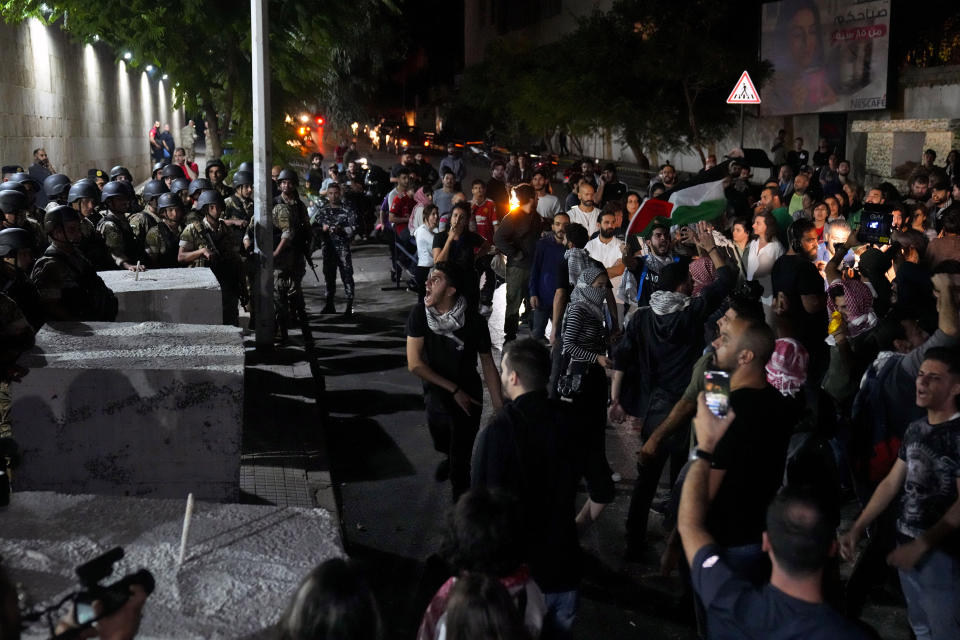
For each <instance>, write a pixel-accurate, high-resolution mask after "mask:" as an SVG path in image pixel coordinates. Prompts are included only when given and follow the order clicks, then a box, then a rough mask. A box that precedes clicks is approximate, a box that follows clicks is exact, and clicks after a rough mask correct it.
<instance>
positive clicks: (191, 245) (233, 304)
mask: <svg viewBox="0 0 960 640" xmlns="http://www.w3.org/2000/svg"><path fill="white" fill-rule="evenodd" d="M180 247H182V248H183V250H184V251H187V252H190V251H197V250H198V249H209V250H210V251H211V252H212V253H213V257H211V258H209V259H208V258H205V257H203V256H201V257H199V258H197V259H196V260H194V261H193V262H191V263H190V265H189V266H191V267H210V270H211V271H213V275H215V276H216V277H217V282H219V283H220V292H221V297H222V303H223V323H224V324H232V325H237V324H239V322H240V310H239V308H238V304H239V299H240V288H241V286H242V280H243V277H242V273H241V265H240V252H239V244H238V241H237V234H236V233H234V231H233V229H231V228H230V227H228V226H227V225H225V224H218V225H217V228H216V229H214V228H213V227H212V226H211V224H210V221H209V219H208V218H207V217H204V219H203V220H200V221H198V222H193V223H190V224H189V225H187V227H186V228H185V229H184V230H183V233H181V234H180Z"/></svg>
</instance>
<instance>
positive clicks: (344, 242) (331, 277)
mask: <svg viewBox="0 0 960 640" xmlns="http://www.w3.org/2000/svg"><path fill="white" fill-rule="evenodd" d="M310 222H311V227H312V230H313V246H314V247H319V248H320V251H321V253H320V255H321V256H322V260H323V279H324V281H325V282H326V285H327V301H328V302H331V303H332V302H333V296H334V292H335V291H336V289H337V269H338V268H339V269H340V280H342V281H343V292H344V294H345V295H346V296H347V300H348V301H352V300H353V293H354V284H353V257H352V254H351V252H350V239H351V238H352V237H353V233H354V229H355V228H356V226H357V217H356V215H355V214H354V212H353V211H352V210H351V209H347V208H345V207H342V206H337V207H335V206H332V205H327V206H326V207H323V208H321V209H318V210H317V211H316V212H315V213H314V215H313V219H312V220H311V221H310ZM324 225H326V226H327V227H329V230H328V231H324V230H323V227H324Z"/></svg>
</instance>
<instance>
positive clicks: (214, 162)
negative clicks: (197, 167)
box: [203, 158, 227, 178]
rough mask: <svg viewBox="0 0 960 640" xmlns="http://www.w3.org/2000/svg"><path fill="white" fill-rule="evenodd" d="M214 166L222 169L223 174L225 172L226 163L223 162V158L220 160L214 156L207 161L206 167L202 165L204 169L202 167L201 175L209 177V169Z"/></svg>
mask: <svg viewBox="0 0 960 640" xmlns="http://www.w3.org/2000/svg"><path fill="white" fill-rule="evenodd" d="M214 167H220V170H221V171H223V173H224V174H226V173H227V165H225V164H223V160H221V159H220V158H214V159H213V160H211V161H210V162H208V163H207V166H206V167H204V169H203V175H205V176H207V177H208V178H209V177H210V169H212V168H214Z"/></svg>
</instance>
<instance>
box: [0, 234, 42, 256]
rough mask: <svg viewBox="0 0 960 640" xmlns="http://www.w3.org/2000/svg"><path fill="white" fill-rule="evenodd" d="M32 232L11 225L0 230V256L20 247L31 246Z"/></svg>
mask: <svg viewBox="0 0 960 640" xmlns="http://www.w3.org/2000/svg"><path fill="white" fill-rule="evenodd" d="M33 240H34V238H33V234H32V233H30V232H29V231H27V230H26V229H20V228H19V227H11V228H9V229H4V230H3V231H0V257H5V256H8V255H10V254H11V253H13V252H14V251H19V250H20V249H30V248H33Z"/></svg>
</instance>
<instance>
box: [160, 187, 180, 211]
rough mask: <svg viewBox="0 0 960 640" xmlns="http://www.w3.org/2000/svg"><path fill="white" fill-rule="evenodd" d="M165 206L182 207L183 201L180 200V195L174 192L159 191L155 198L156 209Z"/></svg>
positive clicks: (161, 209)
mask: <svg viewBox="0 0 960 640" xmlns="http://www.w3.org/2000/svg"><path fill="white" fill-rule="evenodd" d="M167 207H180V208H181V209H182V208H183V201H182V200H180V196H178V195H177V194H176V193H171V192H169V191H168V192H167V193H161V194H160V196H159V197H158V198H157V211H163V210H164V209H166V208H167Z"/></svg>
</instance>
